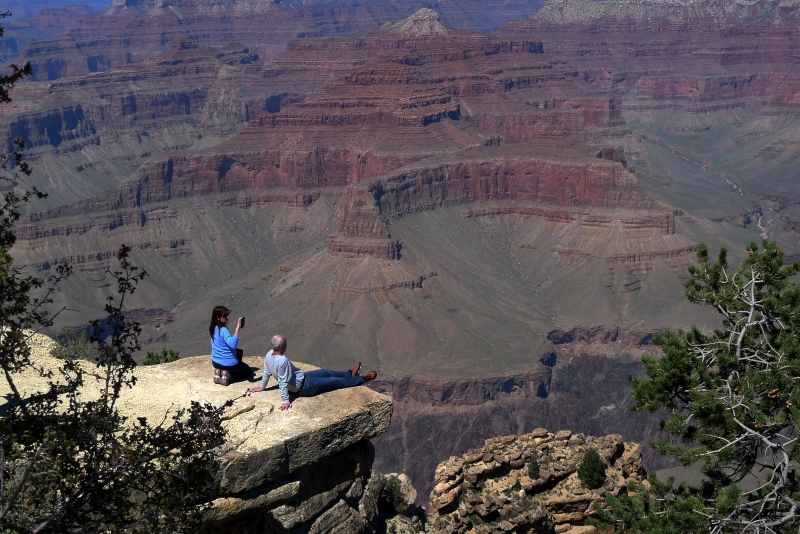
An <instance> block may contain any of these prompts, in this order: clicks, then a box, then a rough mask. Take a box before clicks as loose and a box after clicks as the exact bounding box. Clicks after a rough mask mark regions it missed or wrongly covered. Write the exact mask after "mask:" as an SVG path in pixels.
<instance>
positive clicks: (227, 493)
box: [19, 338, 392, 533]
mask: <svg viewBox="0 0 800 534" xmlns="http://www.w3.org/2000/svg"><path fill="white" fill-rule="evenodd" d="M34 343H35V344H36V345H37V348H36V349H35V350H34V358H35V360H36V363H37V364H38V365H48V366H51V367H52V368H55V367H56V366H57V365H58V364H59V360H54V359H53V358H51V357H50V356H49V354H48V347H49V346H51V343H52V342H50V341H49V339H46V338H45V339H38V340H35V341H34ZM245 361H246V362H247V363H248V364H250V366H251V368H253V369H254V371H256V374H258V370H259V369H260V368H261V365H262V362H263V359H262V358H261V357H251V358H246V359H245ZM301 367H308V366H305V365H302V364H301ZM312 368H313V367H312ZM212 374H213V371H212V368H211V365H210V363H209V357H208V356H198V357H194V358H185V359H181V360H179V361H177V362H174V363H171V364H164V365H156V366H146V367H139V368H137V369H136V377H137V384H136V387H135V388H134V389H125V390H123V394H122V397H121V399H120V402H119V403H118V406H119V408H120V412H121V413H122V415H124V416H128V417H130V418H132V419H135V418H138V417H147V418H148V419H150V420H151V421H158V420H160V419H161V418H163V416H164V414H165V413H167V412H168V411H171V410H175V409H177V408H180V407H182V406H184V405H188V404H189V402H190V401H198V402H209V403H212V404H216V405H220V404H222V403H224V402H226V401H227V400H229V399H232V398H235V399H236V400H235V402H234V404H233V406H231V407H230V408H228V409H227V411H226V413H225V415H224V416H223V420H224V421H223V427H224V428H225V429H226V430H227V440H226V443H225V444H224V445H222V446H220V448H219V449H218V451H217V453H218V456H219V460H220V465H219V471H218V473H217V475H216V477H217V481H218V483H219V496H218V497H217V498H216V499H215V500H214V501H213V503H212V507H211V508H210V510H209V511H208V519H207V521H208V523H207V527H208V528H207V530H208V531H209V532H214V533H227V532H236V533H240V532H254V533H255V532H264V531H267V532H272V531H280V532H309V531H311V532H315V531H316V532H332V531H335V530H336V528H341V527H340V526H339V525H346V526H347V528H346V529H345V531H346V532H362V531H363V530H364V529H365V528H366V527H367V524H368V523H369V522H370V521H372V519H373V518H374V516H375V514H376V512H377V499H378V496H379V495H380V492H381V489H382V487H383V477H382V475H380V474H377V473H373V471H372V463H373V459H374V448H373V446H372V444H371V443H370V441H369V440H370V439H371V438H374V437H376V436H378V435H380V434H382V433H384V432H385V431H386V430H387V429H388V427H389V423H390V421H391V416H392V403H391V401H390V400H389V398H388V397H386V396H384V395H381V394H379V393H376V392H374V391H372V390H370V389H368V388H365V387H355V388H350V389H345V390H339V391H334V392H330V393H326V394H324V395H321V396H317V397H300V398H297V399H296V400H294V401H293V407H292V409H291V410H289V411H285V412H281V411H278V410H275V409H274V407H275V406H276V405H280V403H281V400H280V393H279V392H278V390H277V384H275V382H274V381H273V383H272V384H271V387H270V388H269V389H268V390H267V391H265V392H261V393H258V394H253V395H248V396H244V397H242V396H241V394H242V392H243V391H244V390H245V389H246V388H247V387H248V386H251V385H252V384H251V383H249V382H237V383H233V384H231V385H230V386H229V387H223V386H220V385H216V384H214V383H213V381H212V379H211V378H212ZM259 379H260V376H259ZM253 381H254V380H253ZM251 382H252V381H251ZM19 384H21V385H23V386H24V387H25V388H26V389H27V390H31V389H33V388H35V387H42V386H43V385H44V384H43V383H42V379H41V378H40V377H38V375H31V376H29V377H28V376H25V377H23V378H22V379H21V380H20V382H19ZM91 392H92V389H91V384H89V385H88V386H87V389H86V394H87V395H91Z"/></svg>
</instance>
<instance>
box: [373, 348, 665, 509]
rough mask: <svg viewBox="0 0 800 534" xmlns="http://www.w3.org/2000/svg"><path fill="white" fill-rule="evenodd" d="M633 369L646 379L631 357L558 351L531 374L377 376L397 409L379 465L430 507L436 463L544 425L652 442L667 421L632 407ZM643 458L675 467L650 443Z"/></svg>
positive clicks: (648, 463) (649, 465) (655, 465)
mask: <svg viewBox="0 0 800 534" xmlns="http://www.w3.org/2000/svg"><path fill="white" fill-rule="evenodd" d="M551 366H552V368H551ZM629 374H633V375H636V376H639V377H642V376H644V369H643V366H642V364H641V362H640V361H638V360H636V359H634V358H631V357H629V356H622V357H617V358H609V357H605V356H594V355H589V354H578V355H570V354H558V355H557V354H556V353H552V354H549V355H546V356H545V357H543V358H542V360H541V363H537V364H536V366H535V368H534V369H533V370H532V371H531V372H530V373H528V374H525V375H516V376H514V377H484V378H476V379H475V380H474V381H468V380H462V381H457V382H452V383H435V382H426V381H425V380H424V379H423V378H416V377H414V378H403V379H399V380H385V381H376V382H377V384H376V385H375V386H374V389H377V390H380V391H383V392H385V393H387V394H390V395H392V397H393V399H394V402H395V406H394V415H393V416H392V424H391V427H390V428H389V430H388V432H387V433H386V434H384V435H382V436H380V437H379V438H377V439H376V440H375V441H374V443H375V448H376V460H375V468H376V469H377V470H378V471H380V472H383V473H389V472H404V473H406V474H407V475H408V476H409V477H411V480H412V481H413V483H414V486H415V487H416V489H417V491H418V495H419V497H418V498H417V501H418V504H427V500H428V497H429V495H430V492H431V490H432V488H433V481H434V476H433V475H434V470H435V468H436V465H437V464H438V463H439V462H441V461H443V460H445V459H447V458H448V457H450V456H453V455H461V454H463V453H464V452H466V451H467V450H468V449H470V448H475V447H480V446H482V445H483V442H484V440H486V439H487V438H490V437H494V436H504V435H511V434H524V433H527V432H531V431H532V430H533V429H535V428H539V427H543V428H547V429H549V430H551V431H557V430H561V429H569V430H572V431H573V432H575V433H579V432H582V433H584V434H587V435H594V436H603V435H606V434H622V436H623V438H624V439H625V440H626V441H639V442H642V443H643V444H646V443H647V442H648V441H649V440H650V439H652V438H653V437H655V436H656V434H657V432H658V426H659V418H658V417H657V416H656V415H651V414H644V413H634V412H631V411H630V406H631V404H632V403H633V397H632V396H631V394H630V386H629V384H628V380H627V377H628V375H629ZM643 456H644V462H645V468H646V469H647V470H648V471H650V470H657V469H663V468H665V467H670V466H672V465H674V464H673V463H672V462H671V461H669V460H668V459H667V458H664V457H662V456H660V455H659V454H658V453H656V452H655V451H653V450H652V449H650V448H649V447H648V446H646V445H645V446H644V451H643Z"/></svg>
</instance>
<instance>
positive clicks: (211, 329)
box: [208, 306, 231, 339]
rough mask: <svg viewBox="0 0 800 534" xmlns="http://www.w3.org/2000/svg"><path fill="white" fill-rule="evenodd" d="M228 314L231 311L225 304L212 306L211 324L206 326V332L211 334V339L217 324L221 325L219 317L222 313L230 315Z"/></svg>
mask: <svg viewBox="0 0 800 534" xmlns="http://www.w3.org/2000/svg"><path fill="white" fill-rule="evenodd" d="M230 314H231V311H230V310H229V309H228V308H226V307H225V306H217V307H215V308H214V311H213V312H211V326H209V327H208V334H209V335H210V336H211V338H212V339H213V338H214V329H216V328H217V327H218V326H222V325H221V324H220V323H219V320H220V318H221V317H222V316H223V315H230Z"/></svg>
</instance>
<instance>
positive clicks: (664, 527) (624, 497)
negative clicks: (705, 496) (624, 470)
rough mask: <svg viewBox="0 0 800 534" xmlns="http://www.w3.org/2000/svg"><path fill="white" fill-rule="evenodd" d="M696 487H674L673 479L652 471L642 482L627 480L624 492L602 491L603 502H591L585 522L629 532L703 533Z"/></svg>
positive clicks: (705, 529)
mask: <svg viewBox="0 0 800 534" xmlns="http://www.w3.org/2000/svg"><path fill="white" fill-rule="evenodd" d="M699 494H700V490H699V489H697V488H693V487H691V486H688V485H686V484H681V485H680V486H678V487H675V485H674V481H673V479H671V478H670V479H668V480H667V481H666V482H661V481H659V480H658V478H656V476H655V474H651V475H650V478H649V487H648V486H646V485H644V484H629V485H628V492H627V494H626V493H622V494H620V495H619V496H618V497H614V495H613V494H612V493H607V494H606V506H607V508H603V507H601V506H600V505H599V504H597V503H595V506H594V510H595V512H596V514H595V516H594V517H591V516H590V517H589V518H587V520H586V524H587V525H591V526H594V527H597V528H598V529H600V530H605V529H608V528H609V527H614V528H615V529H616V532H627V533H630V534H701V533H702V534H706V533H707V532H708V530H709V521H708V519H707V518H706V517H705V516H704V515H702V514H700V513H698V512H703V511H704V506H703V501H702V499H701V498H700V497H699Z"/></svg>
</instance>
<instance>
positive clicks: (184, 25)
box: [20, 0, 541, 80]
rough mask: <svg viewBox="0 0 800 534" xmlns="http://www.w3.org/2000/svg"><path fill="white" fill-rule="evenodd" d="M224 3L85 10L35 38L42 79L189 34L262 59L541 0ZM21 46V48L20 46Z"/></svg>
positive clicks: (100, 67)
mask: <svg viewBox="0 0 800 534" xmlns="http://www.w3.org/2000/svg"><path fill="white" fill-rule="evenodd" d="M317 4H318V3H317V2H303V5H298V4H297V3H293V2H272V1H270V2H261V3H251V4H242V3H241V2H231V3H219V2H216V1H213V2H211V1H207V0H205V1H204V0H175V1H170V2H154V1H148V0H142V1H134V0H126V1H121V0H120V1H117V2H115V3H114V4H113V5H112V6H111V7H109V8H108V9H106V10H105V11H104V12H103V13H102V14H100V15H96V16H91V17H83V18H81V19H80V20H78V21H77V22H76V23H75V24H74V25H73V27H72V28H71V29H70V31H69V32H68V33H67V34H65V35H63V36H61V37H57V38H54V39H50V40H43V41H39V42H34V43H32V44H30V45H29V46H28V47H27V49H26V50H25V53H24V56H23V58H24V60H25V61H30V62H31V64H32V66H33V69H34V73H35V74H34V76H35V78H36V79H37V80H54V79H57V78H62V77H64V76H75V75H81V74H86V73H87V72H99V71H104V70H107V69H109V68H111V67H116V66H120V65H125V64H129V63H133V62H138V61H143V60H145V59H147V58H149V57H151V56H153V55H154V54H157V53H160V52H163V51H165V50H166V49H167V48H168V47H169V43H170V42H171V41H174V40H176V39H177V40H180V39H183V38H186V37H189V38H192V39H194V40H196V41H197V42H198V43H200V44H201V45H202V46H212V47H221V46H224V45H226V44H228V43H231V42H238V43H243V44H245V45H246V46H248V47H250V48H252V49H253V50H254V51H256V52H257V53H258V54H259V55H260V56H261V57H262V58H263V59H271V58H274V57H275V56H276V55H277V54H278V53H279V52H280V51H281V50H282V49H283V48H284V47H285V45H286V43H287V42H289V40H290V39H292V38H295V37H319V36H325V35H337V34H346V33H353V32H359V31H365V30H368V29H371V28H374V27H376V26H378V25H380V24H382V23H384V22H387V21H391V20H396V19H399V18H402V17H405V16H408V15H410V14H411V13H413V12H415V11H416V10H417V9H419V8H420V7H426V6H427V7H434V6H436V8H437V9H439V10H440V11H441V13H442V15H443V17H444V19H445V20H447V21H448V22H449V23H450V24H453V25H457V26H462V27H471V28H475V29H479V30H485V31H491V30H494V29H495V28H497V27H498V26H500V25H501V24H503V23H505V22H508V21H511V20H518V19H520V18H522V17H525V16H528V15H530V14H532V13H534V12H535V11H536V10H537V9H538V7H539V6H540V5H541V4H540V2H538V1H537V2H511V3H509V2H497V3H494V4H493V5H492V7H491V10H489V11H487V10H486V9H487V6H486V3H485V2H484V1H477V0H458V1H455V2H448V3H445V4H441V5H440V3H438V2H436V3H434V2H425V1H417V2H398V1H392V0H385V1H373V2H359V3H352V2H348V1H342V2H336V3H328V2H325V3H324V5H317ZM20 50H21V49H20Z"/></svg>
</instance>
